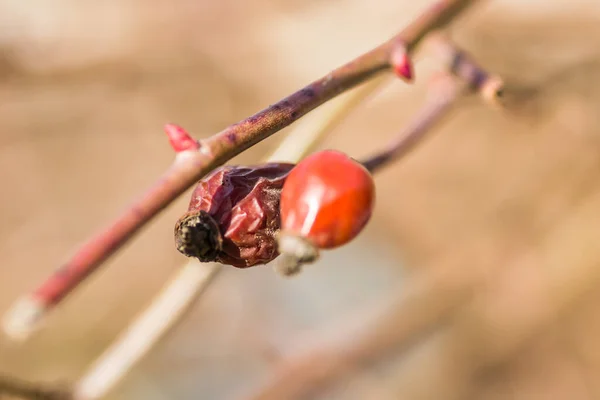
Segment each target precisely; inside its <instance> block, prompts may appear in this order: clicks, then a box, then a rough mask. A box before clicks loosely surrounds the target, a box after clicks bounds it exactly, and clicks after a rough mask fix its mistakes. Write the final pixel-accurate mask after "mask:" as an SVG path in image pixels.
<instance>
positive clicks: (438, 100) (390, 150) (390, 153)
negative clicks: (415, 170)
mask: <svg viewBox="0 0 600 400" xmlns="http://www.w3.org/2000/svg"><path fill="white" fill-rule="evenodd" d="M464 92H465V88H464V87H463V86H461V85H459V84H456V82H455V80H454V78H452V77H451V76H450V75H448V74H445V73H443V74H440V75H439V76H436V77H435V79H434V81H433V82H432V84H431V87H430V88H429V91H428V101H427V103H426V105H425V107H423V109H421V110H420V111H419V114H418V115H417V117H416V118H414V119H413V120H412V121H411V122H410V123H409V124H408V126H407V127H406V128H405V129H404V130H403V131H402V132H400V134H398V135H397V136H396V138H395V139H394V140H393V141H392V142H391V143H390V144H389V145H388V147H387V148H386V149H385V150H383V151H381V152H380V153H378V154H376V155H374V156H373V157H371V158H369V159H367V160H365V161H363V165H364V166H365V167H366V168H367V169H368V170H369V171H371V172H372V173H374V172H376V171H378V170H379V169H380V168H382V167H383V166H385V165H387V164H388V163H389V162H390V161H393V160H395V159H398V158H400V157H402V156H403V155H405V154H406V153H408V152H409V151H410V150H412V149H413V148H414V146H416V145H417V144H418V143H419V142H420V141H421V140H422V139H423V138H424V137H425V135H426V134H427V133H428V132H430V131H431V129H432V128H433V127H434V125H436V124H437V123H438V122H439V121H441V120H442V118H443V117H445V116H446V115H447V113H448V111H449V110H450V109H451V108H452V106H454V104H455V103H456V101H457V100H458V99H459V98H460V97H461V95H462V94H463V93H464Z"/></svg>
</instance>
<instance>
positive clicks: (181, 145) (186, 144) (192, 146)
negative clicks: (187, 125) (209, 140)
mask: <svg viewBox="0 0 600 400" xmlns="http://www.w3.org/2000/svg"><path fill="white" fill-rule="evenodd" d="M165 132H166V133H167V137H168V138H169V143H170V144H171V147H172V148H173V150H175V152H176V153H181V152H183V151H188V150H198V149H199V148H200V143H198V141H197V140H195V139H194V138H193V137H191V136H190V134H189V133H187V131H186V130H185V129H183V128H182V127H180V126H179V125H175V124H166V125H165Z"/></svg>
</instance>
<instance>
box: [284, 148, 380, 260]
mask: <svg viewBox="0 0 600 400" xmlns="http://www.w3.org/2000/svg"><path fill="white" fill-rule="evenodd" d="M374 204H375V184H374V183H373V178H372V177H371V174H370V173H369V171H367V169H366V168H365V167H363V166H362V165H361V164H360V163H358V162H357V161H355V160H353V159H351V158H350V157H348V156H347V155H346V154H344V153H341V152H339V151H335V150H325V151H320V152H317V153H315V154H312V155H311V156H309V157H307V158H305V159H304V160H302V161H301V162H300V163H299V164H298V165H296V167H295V168H294V169H293V170H292V172H290V174H289V176H288V177H287V179H286V181H285V184H284V186H283V189H282V191H281V229H282V231H286V232H291V233H295V234H298V235H300V236H303V237H306V238H307V239H309V240H310V241H311V242H312V243H313V244H314V245H315V246H317V247H319V248H322V249H331V248H334V247H338V246H341V245H343V244H346V243H348V242H349V241H351V240H352V239H354V238H355V237H356V236H357V235H358V234H359V233H360V232H361V230H362V229H363V228H364V226H365V225H366V224H367V222H368V221H369V219H370V218H371V214H372V211H373V206H374ZM311 215H312V217H311Z"/></svg>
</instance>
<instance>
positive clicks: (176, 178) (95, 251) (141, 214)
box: [4, 0, 475, 339]
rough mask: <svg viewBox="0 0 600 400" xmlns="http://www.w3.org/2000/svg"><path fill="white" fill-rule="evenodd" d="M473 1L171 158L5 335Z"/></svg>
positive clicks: (427, 18)
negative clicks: (202, 183) (259, 147)
mask: <svg viewBox="0 0 600 400" xmlns="http://www.w3.org/2000/svg"><path fill="white" fill-rule="evenodd" d="M474 2H475V0H440V1H438V2H436V3H434V4H433V5H432V6H431V7H430V8H429V9H427V10H426V11H425V12H424V13H423V14H421V15H420V16H419V17H418V18H417V19H416V20H415V21H414V22H413V23H411V24H410V25H409V26H408V27H406V28H405V29H404V30H403V31H402V32H400V33H399V34H398V35H396V36H395V37H393V38H392V39H390V40H389V41H387V42H385V43H383V44H382V45H380V46H378V47H376V48H374V49H373V50H371V51H369V52H367V53H365V54H363V55H362V56H360V57H358V58H356V59H355V60H353V61H351V62H349V63H348V64H346V65H344V66H342V67H340V68H338V69H335V70H333V71H332V72H331V73H329V74H327V75H326V76H324V77H323V78H321V79H319V80H317V81H315V82H313V83H311V84H310V85H308V86H306V87H305V88H303V89H301V90H299V91H297V92H296V93H294V94H292V95H290V96H288V97H286V98H285V99H283V100H281V101H279V102H278V103H276V104H274V105H272V106H270V107H268V108H266V109H265V110H263V111H260V112H258V113H257V114H255V115H253V116H251V117H249V118H247V119H245V120H243V121H240V122H238V123H236V124H233V125H231V126H229V127H228V128H226V129H225V130H223V131H222V132H220V133H218V134H216V135H214V136H212V137H210V138H208V139H205V140H202V141H200V142H199V149H198V150H193V149H190V150H187V151H184V152H182V153H181V154H182V157H178V158H177V159H176V161H175V162H174V163H173V164H172V165H171V167H170V168H169V169H168V170H167V171H166V172H165V174H164V175H163V176H162V177H161V178H159V179H158V181H157V182H156V183H155V184H154V185H153V186H152V187H151V188H150V189H149V190H148V191H147V192H146V193H145V194H144V195H142V197H141V198H140V199H139V200H138V201H136V202H135V203H133V204H132V205H131V206H130V207H129V208H128V209H127V210H126V211H125V212H124V213H123V214H122V215H121V216H119V217H118V218H117V219H116V220H115V221H114V222H113V223H111V224H110V225H109V226H108V227H107V228H105V229H104V230H102V231H100V232H99V233H98V234H96V235H95V236H93V237H92V238H91V239H89V240H88V241H87V242H86V243H84V244H83V245H82V246H81V247H80V248H79V249H78V250H77V251H76V252H75V254H74V255H73V256H72V257H71V258H70V259H68V260H67V261H66V262H65V263H64V264H63V266H62V267H61V268H60V269H58V270H57V271H56V272H55V273H54V274H52V275H51V276H50V277H49V278H48V279H47V280H45V281H44V282H43V283H42V284H41V285H40V286H38V287H37V289H35V290H34V291H33V293H31V294H29V295H27V296H26V297H24V298H23V299H21V300H20V301H18V302H17V304H16V305H15V307H14V308H13V309H12V310H11V311H10V312H9V314H8V317H7V318H6V320H5V321H4V329H5V331H6V332H7V333H8V335H9V336H10V337H12V338H14V339H25V338H27V337H28V335H29V334H30V333H31V332H32V330H33V329H34V326H35V325H36V323H37V322H39V321H40V320H41V318H42V317H43V316H44V315H45V314H46V313H47V312H48V311H50V310H51V309H52V308H54V307H55V306H56V305H57V304H58V303H59V302H60V301H61V300H62V299H63V298H64V297H65V296H67V294H68V293H70V292H71V291H72V290H73V289H74V288H75V287H76V286H77V285H78V284H79V283H80V282H82V281H83V280H84V279H85V278H86V277H87V276H89V275H90V274H91V273H92V272H93V271H94V270H96V269H97V268H98V267H99V266H100V265H101V264H102V263H103V262H104V261H106V260H107V259H108V258H109V257H110V256H111V255H112V254H114V253H115V252H116V251H117V250H118V249H119V248H120V247H121V246H122V245H123V244H124V243H125V242H127V241H128V240H129V239H131V237H132V236H133V235H134V234H135V233H136V232H137V231H139V229H140V228H141V227H142V226H144V225H145V224H146V223H148V222H149V221H150V220H151V219H152V218H153V217H154V216H155V215H156V214H158V213H159V212H160V211H161V210H163V209H164V208H165V207H166V206H168V205H169V204H170V203H171V202H172V201H173V200H174V199H175V198H177V197H178V196H179V195H180V194H182V193H183V192H184V191H185V190H186V189H188V188H189V187H190V186H192V185H193V184H194V183H195V182H197V181H198V179H200V178H201V177H202V176H204V175H205V174H206V173H208V172H209V171H211V170H213V169H214V168H216V167H217V166H219V165H221V164H223V163H225V162H227V161H228V160H229V159H231V158H232V157H234V156H236V155H237V154H239V153H241V152H242V151H244V150H246V149H248V148H249V147H251V146H252V145H254V144H256V143H258V142H259V141H261V140H263V139H265V138H267V137H269V136H271V135H272V134H274V133H275V132H277V131H279V130H280V129H282V128H284V127H285V126H287V125H290V124H291V123H292V122H294V121H296V120H297V119H299V118H300V117H302V116H303V115H305V114H307V113H308V112H310V111H311V110H313V109H315V108H316V107H318V106H320V105H321V104H323V103H325V102H326V101H328V100H330V99H332V98H334V97H335V96H337V95H339V94H341V93H342V92H344V91H346V90H348V89H351V88H353V87H354V86H356V85H358V84H360V83H362V82H364V81H367V80H368V79H370V78H372V77H374V76H375V75H377V74H379V73H381V72H383V71H386V70H388V69H390V68H391V67H393V68H395V69H396V67H397V66H396V65H392V61H394V60H397V59H398V57H394V60H390V56H391V54H397V49H398V48H403V49H405V51H406V53H407V54H411V53H412V50H413V49H414V48H415V47H416V46H417V44H418V43H419V42H420V41H421V39H423V37H424V36H425V35H426V34H427V33H429V32H431V31H432V30H436V29H440V28H442V27H444V26H445V25H446V24H448V23H449V22H450V21H451V20H452V19H453V18H454V17H455V16H456V15H457V14H458V13H460V12H461V11H462V10H463V9H464V8H466V7H467V6H468V5H470V4H471V3H474ZM394 62H395V61H394ZM184 154H185V157H184V156H183V155H184Z"/></svg>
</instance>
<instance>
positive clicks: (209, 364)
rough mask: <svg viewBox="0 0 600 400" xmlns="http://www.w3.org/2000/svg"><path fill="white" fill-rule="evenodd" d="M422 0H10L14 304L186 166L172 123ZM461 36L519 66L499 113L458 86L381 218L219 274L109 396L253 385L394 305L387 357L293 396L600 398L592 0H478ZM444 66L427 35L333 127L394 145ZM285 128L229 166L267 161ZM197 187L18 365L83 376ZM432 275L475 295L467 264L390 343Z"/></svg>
mask: <svg viewBox="0 0 600 400" xmlns="http://www.w3.org/2000/svg"><path fill="white" fill-rule="evenodd" d="M429 3H431V2H430V1H425V0H418V1H415V0H411V1H408V0H395V1H367V0H335V1H317V0H311V1H306V0H305V1H297V0H256V1H243V0H222V1H202V0H195V1H192V0H172V1H169V2H167V1H158V0H157V1H148V0H146V1H141V0H105V1H90V0H54V1H52V2H48V1H41V0H0V180H1V182H2V189H1V193H2V196H1V198H0V220H1V221H2V224H0V313H4V311H5V310H6V309H7V308H8V307H9V306H10V305H11V304H12V302H13V301H14V300H15V299H16V298H17V297H18V296H20V295H21V294H22V293H24V292H26V291H28V290H30V289H31V288H33V286H34V285H35V284H37V283H38V282H39V281H40V280H41V279H42V278H43V277H45V276H46V275H47V274H48V273H49V272H50V271H52V270H53V269H54V268H55V267H56V266H57V265H58V264H59V263H60V261H61V260H63V259H64V257H65V255H66V254H68V252H70V251H71V250H72V249H73V248H74V246H76V245H77V244H79V243H80V242H81V241H82V240H84V239H85V238H87V237H88V236H89V235H90V234H91V233H93V232H94V231H95V230H96V229H97V228H99V227H101V226H103V225H104V224H106V223H107V221H109V220H110V219H111V218H112V217H114V216H115V215H117V214H118V213H119V212H120V211H121V210H122V209H123V208H124V207H125V206H126V205H127V204H128V203H129V202H130V201H131V200H132V198H133V197H134V196H136V195H137V194H138V193H139V192H140V191H141V190H143V189H145V188H146V187H148V186H149V185H150V184H151V183H152V182H153V181H154V179H155V178H156V177H157V175H158V174H159V173H161V171H163V170H164V168H165V167H166V166H167V165H168V164H169V163H170V162H171V160H172V157H173V154H172V150H171V149H170V147H169V146H168V144H167V141H166V138H165V136H164V133H163V131H162V126H163V124H164V123H166V122H175V123H178V124H181V125H182V126H184V127H186V128H187V129H188V130H189V131H190V132H192V133H193V134H195V135H197V136H198V137H205V136H209V135H211V134H212V133H215V132H217V131H219V130H221V129H222V128H224V127H225V126H227V125H229V124H231V123H233V122H236V121H237V120H239V119H242V118H244V117H246V116H248V115H250V114H252V113H254V112H256V111H258V110H260V109H262V108H264V107H265V106H267V105H269V104H271V103H273V102H274V101H276V100H278V99H279V98H282V97H284V96H286V95H287V94H289V93H291V92H292V91H294V90H296V89H298V88H300V87H301V86H303V85H304V84H306V83H308V82H310V81H312V80H314V79H316V78H318V77H320V76H322V75H324V74H326V73H327V72H328V71H329V70H330V69H332V68H335V67H336V66H338V65H341V64H342V63H344V62H346V61H348V60H350V59H352V58H354V57H355V56H357V55H359V54H360V53H362V52H364V51H366V50H368V49H369V48H370V47H372V46H375V45H377V44H378V43H380V42H382V41H384V40H387V39H388V38H389V37H390V36H392V35H393V34H394V33H396V32H397V31H398V30H400V29H401V28H402V27H403V26H404V25H406V24H407V23H408V22H409V21H410V20H412V19H413V18H414V17H415V16H416V15H418V13H419V12H420V11H421V10H422V9H423V8H424V7H426V6H427V5H428V4H429ZM451 31H452V34H453V37H454V38H455V40H456V42H457V43H459V44H460V45H461V46H462V47H463V48H465V49H467V50H468V51H469V52H470V53H471V54H473V56H474V57H475V58H476V59H477V60H479V62H480V64H481V65H483V66H484V67H485V68H487V69H488V70H489V71H492V72H495V73H497V74H499V75H500V76H502V77H503V78H504V79H505V81H506V83H507V93H506V103H507V106H506V108H505V109H503V110H495V109H493V108H490V107H488V106H486V105H485V104H483V103H482V102H481V101H480V100H479V98H477V97H476V96H471V97H469V98H467V99H465V100H464V101H463V102H462V103H461V104H460V107H458V108H457V110H456V112H455V113H454V114H452V118H449V119H448V120H447V122H446V123H445V124H444V125H443V126H441V127H439V128H438V129H436V132H435V135H433V136H432V137H431V138H429V139H428V140H427V142H426V143H424V144H423V145H422V146H420V147H419V148H418V149H417V150H415V151H414V152H413V153H412V154H411V155H410V156H408V157H407V158H406V159H405V160H404V161H403V162H401V163H397V164H395V165H393V166H391V167H390V168H387V169H386V170H384V171H383V172H382V173H381V174H380V175H378V176H377V177H376V183H377V190H378V193H377V196H378V198H377V202H378V203H377V208H376V212H375V215H374V217H373V219H372V222H371V223H370V224H369V226H368V228H367V230H366V231H365V232H364V233H363V234H362V235H361V236H360V237H359V238H358V239H357V240H356V241H354V242H353V243H352V244H350V245H348V246H346V247H344V248H342V249H340V250H336V251H332V252H327V253H326V254H325V256H324V257H323V259H322V260H321V261H320V262H319V263H318V264H317V265H315V266H314V267H311V268H308V269H306V271H305V273H303V274H302V275H301V276H299V277H298V278H297V279H293V280H283V279H281V278H280V277H279V276H277V275H276V274H274V273H273V271H272V269H271V268H269V267H265V268H253V269H250V270H247V271H239V270H234V269H227V270H226V271H225V272H224V273H223V274H222V275H220V276H219V277H218V278H217V280H216V281H215V282H214V283H213V284H212V285H211V287H210V288H209V289H208V290H207V292H206V293H205V294H204V296H203V297H202V298H201V299H200V300H199V301H198V303H197V304H196V305H195V306H194V308H193V310H192V311H191V312H190V313H189V315H188V316H187V317H186V319H185V320H184V321H183V323H181V324H180V325H179V326H178V327H177V328H176V329H175V330H174V331H173V332H172V333H171V334H169V335H168V336H167V337H166V338H165V339H164V340H163V341H161V342H160V344H159V345H158V346H157V347H156V348H155V349H154V350H153V351H152V352H151V353H149V354H148V356H147V357H146V358H145V359H144V360H143V361H142V362H141V363H140V364H139V365H137V366H136V367H135V368H134V369H133V370H132V372H131V373H130V374H129V375H128V376H127V377H126V378H125V379H124V380H123V381H122V382H121V384H119V386H118V387H117V388H115V390H114V391H112V392H111V394H110V396H109V397H108V398H110V399H114V400H117V399H126V398H127V399H138V398H140V399H148V400H154V399H156V400H163V399H165V400H166V399H171V398H177V399H246V398H248V397H247V395H248V393H251V392H252V391H253V390H254V389H256V388H257V387H259V386H260V384H261V383H263V382H267V381H269V380H270V379H273V377H274V376H277V371H279V370H280V367H281V363H282V362H288V361H287V360H290V357H291V358H292V359H294V358H295V357H298V355H299V354H300V355H301V354H303V353H302V352H303V351H310V350H302V349H303V348H304V347H307V348H310V343H313V342H314V341H316V342H319V341H320V340H324V339H323V338H324V337H325V336H326V337H327V338H328V339H327V340H329V341H330V343H331V344H332V346H333V347H335V344H336V343H347V342H351V341H352V338H353V335H354V331H353V330H348V329H346V327H347V325H346V324H347V321H348V320H352V321H354V319H353V318H356V321H359V325H361V324H360V321H361V320H360V318H363V317H361V315H363V314H364V315H366V316H365V317H364V318H365V320H368V319H369V318H370V316H371V315H372V314H376V313H382V315H383V318H384V319H386V318H387V319H390V320H393V321H394V324H396V325H394V324H388V325H386V326H387V328H386V329H388V330H389V329H392V331H381V329H380V328H373V329H374V331H373V332H372V333H373V339H372V342H374V343H379V344H380V346H379V347H377V346H375V347H377V351H375V350H373V354H372V357H370V360H369V362H368V363H367V362H365V363H363V364H360V365H359V366H358V367H357V368H355V369H354V370H353V371H352V372H351V373H347V374H340V375H339V376H335V377H333V378H332V379H329V380H328V381H327V382H326V383H327V384H324V385H319V386H318V387H317V386H315V390H310V391H309V393H303V395H302V396H301V397H298V398H307V399H308V398H310V399H400V398H402V399H442V398H443V399H490V400H491V399H559V398H560V399H567V398H568V399H593V398H600V379H597V378H598V377H599V376H600V375H599V374H600V344H599V342H598V340H597V338H598V337H600V290H598V287H599V286H598V285H597V284H598V283H600V263H598V261H600V245H598V246H596V244H595V243H596V241H597V240H598V239H597V238H598V237H599V236H598V233H600V232H599V231H600V191H599V190H598V188H599V187H600V184H599V183H598V182H599V181H600V168H599V167H600V117H599V115H600V114H599V112H598V110H599V109H600V3H599V2H598V1H597V0H579V1H570V2H565V1H560V0H551V1H541V0H536V1H533V0H530V1H527V2H525V1H519V0H511V1H499V0H489V1H483V2H482V4H479V5H477V6H476V7H474V8H473V9H471V10H470V11H469V12H468V13H467V14H465V15H464V16H463V17H461V18H460V19H459V20H457V21H456V23H455V24H453V26H452V29H451ZM440 68H441V66H440V63H439V62H438V61H437V60H436V59H435V58H434V57H431V55H428V54H427V53H424V54H420V55H419V58H418V62H417V65H416V75H417V83H416V84H415V85H414V86H407V85H404V84H402V83H397V84H393V85H391V86H388V87H386V89H385V90H384V91H382V92H381V93H379V94H378V95H377V96H376V97H374V98H372V99H371V100H370V101H369V102H368V103H366V104H365V105H364V106H362V107H361V108H360V109H358V110H357V111H356V112H354V113H353V114H352V115H351V117H350V118H348V119H347V120H346V121H345V122H344V123H343V124H342V125H341V126H339V127H338V128H337V129H336V130H335V131H334V132H332V134H331V135H330V136H328V137H327V138H326V139H325V140H324V143H323V144H322V147H334V148H338V149H341V150H344V151H346V152H348V153H349V154H351V155H353V156H355V157H357V158H358V157H362V156H365V155H367V154H370V153H371V152H372V151H374V150H376V149H378V148H380V147H381V146H383V144H384V143H385V141H386V140H387V138H389V137H390V136H391V135H393V134H394V133H395V132H397V131H398V130H399V129H400V128H401V127H402V126H404V125H405V124H406V123H407V122H408V121H409V120H410V118H411V115H413V114H414V113H416V111H417V110H418V108H419V106H420V105H421V104H422V102H423V100H424V98H425V93H426V83H427V78H428V76H429V75H431V74H432V73H433V72H435V71H436V70H439V69H440ZM281 137H282V136H281V135H275V136H273V137H272V138H270V139H269V140H266V141H265V142H263V143H261V144H260V145H258V146H255V147H254V148H253V149H252V150H251V151H247V152H245V153H243V155H241V156H239V157H238V158H236V159H235V160H234V161H233V162H236V163H254V162H257V161H258V160H259V159H260V157H262V156H263V155H265V154H267V153H268V151H270V150H272V149H274V148H275V146H276V145H277V143H278V141H279V140H280V139H281ZM187 201H188V196H187V195H186V196H183V197H182V198H181V199H179V201H177V202H176V203H175V204H174V205H173V206H172V207H170V208H169V209H168V210H167V211H166V212H164V213H163V214H161V215H160V217H159V218H157V219H156V220H155V221H154V223H152V224H151V225H150V226H149V227H148V228H147V229H145V231H144V232H143V234H142V235H140V236H139V237H138V238H137V239H136V240H135V241H134V242H132V243H131V244H130V245H128V246H127V247H126V248H125V249H124V251H122V252H120V253H119V255H118V256H117V257H114V258H113V259H112V260H111V261H110V262H109V263H108V265H107V266H106V267H105V268H103V269H102V270H101V271H100V272H99V273H98V274H96V275H95V276H94V277H93V278H92V279H90V280H89V281H87V282H86V284H85V285H83V286H82V287H81V288H80V289H78V290H77V291H76V292H75V293H74V294H73V295H72V296H71V297H70V299H69V301H67V302H66V303H65V304H64V305H63V306H61V307H60V309H59V310H57V312H55V313H54V314H52V316H51V317H50V318H49V320H48V323H47V325H46V326H45V328H44V330H43V331H41V332H39V334H38V335H36V336H35V337H34V338H33V339H32V340H31V341H30V342H28V343H26V344H24V345H16V344H13V343H10V342H9V341H8V340H7V339H5V338H0V373H2V374H6V375H10V376H16V377H21V378H26V379H29V380H32V381H40V382H70V381H74V380H75V379H76V378H77V377H78V376H80V374H81V373H82V371H83V370H84V369H85V367H86V366H88V365H89V363H90V362H91V361H92V360H94V359H95V358H96V357H97V356H98V355H99V354H100V353H101V352H102V350H103V349H104V348H105V347H106V346H107V345H108V344H109V343H110V342H111V341H112V340H113V339H114V338H115V336H116V335H117V334H118V333H119V332H121V331H122V330H123V329H124V328H125V327H126V325H127V323H128V321H129V320H130V319H131V318H132V317H133V316H134V315H135V314H136V313H137V312H138V311H139V310H141V309H142V308H143V307H144V306H145V305H146V304H147V303H148V302H149V301H150V299H151V298H152V297H153V295H154V294H156V292H157V291H158V290H159V288H160V287H161V285H162V284H163V283H164V282H165V281H166V280H167V279H168V278H169V277H170V276H171V275H172V274H173V273H174V271H175V270H176V268H177V267H178V265H180V264H181V263H182V262H184V259H183V257H182V256H180V254H179V253H177V251H176V250H175V248H174V246H173V234H172V230H173V225H174V222H175V220H176V219H177V218H178V217H179V215H180V214H181V213H182V212H183V211H184V209H185V207H186V205H187ZM433 270H437V271H443V272H444V273H446V274H447V276H448V282H469V283H468V284H466V286H467V287H468V290H466V291H464V293H463V292H461V293H462V294H461V296H462V297H461V300H460V301H458V300H456V296H455V293H454V292H453V291H452V285H451V284H449V285H448V290H447V291H441V292H440V293H439V294H438V295H436V296H433V297H432V298H431V299H429V300H430V301H429V302H428V303H427V305H424V309H425V308H426V307H427V306H428V305H431V304H434V303H435V302H438V303H446V302H450V303H452V304H456V307H453V308H452V312H449V313H446V314H445V317H444V319H440V320H439V321H436V324H435V326H434V329H429V330H427V332H425V333H422V334H420V335H419V336H418V338H417V339H418V340H414V341H412V342H411V343H410V346H406V345H404V346H403V347H402V349H399V348H397V347H396V346H394V345H393V344H390V345H386V344H385V343H386V339H385V338H386V337H388V336H389V335H391V336H393V335H394V332H393V329H399V330H401V329H403V328H402V324H403V323H405V322H406V323H410V321H404V320H403V316H402V315H397V314H395V313H394V312H393V311H390V310H393V307H387V308H386V305H389V304H393V301H394V298H395V296H397V295H399V294H402V293H403V291H404V290H409V286H410V283H411V282H413V280H412V279H411V276H420V274H422V273H423V271H433ZM597 270H598V271H597ZM444 276H445V275H444ZM442 286H443V285H442ZM463 295H464V296H463ZM459 297H460V296H459ZM386 310H387V311H386ZM386 312H389V314H386ZM424 312H426V310H424ZM411 317H415V316H414V315H411ZM417 318H418V315H417ZM365 327H366V329H367V330H368V328H369V325H365ZM377 329H379V331H377ZM377 335H379V336H377ZM379 337H380V338H381V339H378V338H379ZM378 340H379V342H378ZM327 343H329V342H327ZM346 345H347V344H346ZM375 347H374V348H375ZM400 350H402V351H400ZM327 354H328V353H327V352H325V353H324V354H322V355H320V356H317V357H316V358H315V359H314V363H313V364H310V363H309V364H307V367H308V368H309V369H311V368H314V369H315V370H318V369H319V368H321V367H323V365H322V364H327V363H328V362H331V357H329V358H328V357H327ZM334 358H335V357H334ZM332 368H335V367H332ZM315 380H316V379H315ZM273 398H277V397H273ZM282 398H285V399H287V398H288V397H282ZM294 398H296V397H294Z"/></svg>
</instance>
